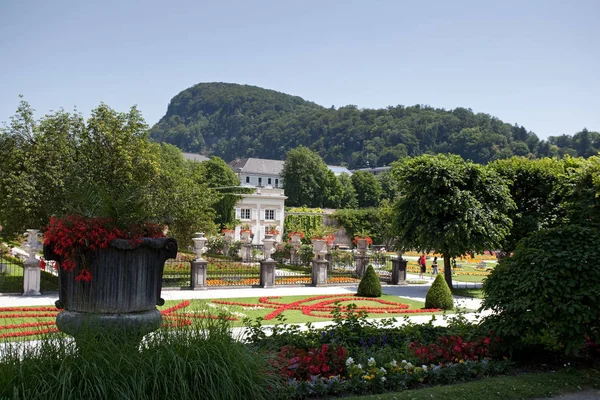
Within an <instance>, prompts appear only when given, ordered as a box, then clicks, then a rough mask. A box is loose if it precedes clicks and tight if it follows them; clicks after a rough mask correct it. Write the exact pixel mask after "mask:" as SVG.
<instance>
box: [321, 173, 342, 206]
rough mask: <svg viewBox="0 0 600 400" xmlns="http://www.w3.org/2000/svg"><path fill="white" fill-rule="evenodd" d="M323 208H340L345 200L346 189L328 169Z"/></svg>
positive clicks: (324, 186)
mask: <svg viewBox="0 0 600 400" xmlns="http://www.w3.org/2000/svg"><path fill="white" fill-rule="evenodd" d="M323 192H324V193H323V207H325V208H340V207H342V201H343V199H344V188H343V187H342V184H341V183H340V181H339V179H338V177H337V176H335V174H334V173H333V171H331V170H329V169H327V171H326V172H325V182H324V185H323Z"/></svg>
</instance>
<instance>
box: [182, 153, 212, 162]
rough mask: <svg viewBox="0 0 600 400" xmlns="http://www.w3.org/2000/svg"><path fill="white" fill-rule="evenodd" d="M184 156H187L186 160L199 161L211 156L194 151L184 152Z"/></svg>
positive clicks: (206, 159)
mask: <svg viewBox="0 0 600 400" xmlns="http://www.w3.org/2000/svg"><path fill="white" fill-rule="evenodd" d="M183 158H185V159H186V160H191V161H198V162H202V161H208V160H210V158H208V157H206V156H203V155H201V154H194V153H183Z"/></svg>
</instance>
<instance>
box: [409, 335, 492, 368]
mask: <svg viewBox="0 0 600 400" xmlns="http://www.w3.org/2000/svg"><path fill="white" fill-rule="evenodd" d="M491 341H492V339H491V338H490V337H483V338H479V339H477V340H475V341H469V342H467V341H465V340H464V339H463V338H461V337H460V336H441V337H439V338H438V340H437V343H431V344H429V345H422V344H419V343H418V342H411V343H410V345H409V349H410V350H411V351H412V352H413V354H414V355H415V356H416V357H417V358H419V359H420V360H421V362H423V363H433V364H439V363H448V362H461V361H467V360H479V359H483V358H487V357H489V356H490V343H491Z"/></svg>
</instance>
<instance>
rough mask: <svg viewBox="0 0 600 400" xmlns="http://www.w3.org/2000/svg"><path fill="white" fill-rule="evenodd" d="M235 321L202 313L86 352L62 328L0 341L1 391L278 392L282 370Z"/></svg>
mask: <svg viewBox="0 0 600 400" xmlns="http://www.w3.org/2000/svg"><path fill="white" fill-rule="evenodd" d="M230 328H231V326H230V323H229V322H228V321H226V320H225V319H224V318H223V319H199V320H197V321H195V322H194V323H193V324H192V325H191V326H187V327H177V328H168V329H167V328H165V329H162V330H160V331H158V332H155V333H153V334H150V335H147V336H146V337H145V339H144V340H143V342H142V344H141V346H140V347H139V348H132V349H130V350H128V351H127V352H124V351H123V348H122V347H120V346H119V345H115V344H112V343H111V342H109V341H102V346H97V347H96V348H95V349H94V350H93V351H89V352H86V353H85V354H80V353H79V352H78V350H77V349H76V347H75V346H74V342H73V341H72V340H70V339H65V338H64V336H60V335H59V334H55V335H53V336H51V337H49V338H48V339H42V340H40V341H38V342H36V343H35V344H33V343H27V344H25V343H9V342H4V343H0V398H11V399H28V400H35V399H44V400H46V399H49V400H52V399H87V398H89V399H99V398H102V399H177V400H186V399H223V400H230V399H273V398H277V397H276V394H277V393H279V388H280V385H281V378H280V377H279V375H278V373H277V371H276V370H275V369H274V368H273V367H272V366H271V364H270V363H269V362H268V357H267V355H266V353H264V352H257V351H253V350H252V349H250V348H249V347H248V346H246V345H244V344H243V343H241V342H239V341H237V340H235V339H234V338H232V336H231V333H230Z"/></svg>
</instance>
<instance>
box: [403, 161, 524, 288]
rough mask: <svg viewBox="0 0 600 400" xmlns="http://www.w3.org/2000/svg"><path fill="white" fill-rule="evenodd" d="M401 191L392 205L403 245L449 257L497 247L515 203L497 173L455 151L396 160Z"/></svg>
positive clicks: (447, 271) (448, 276)
mask: <svg viewBox="0 0 600 400" xmlns="http://www.w3.org/2000/svg"><path fill="white" fill-rule="evenodd" d="M392 174H393V176H394V178H395V180H396V181H397V184H398V187H400V188H402V189H401V190H402V193H401V195H400V197H399V198H398V200H397V202H396V204H395V207H394V211H395V212H394V214H395V217H394V232H395V234H396V236H397V238H398V241H399V243H400V245H401V247H402V248H404V249H415V250H434V251H436V252H438V253H442V254H443V257H444V276H445V278H446V282H447V283H448V286H449V287H452V271H451V267H450V260H451V259H452V258H455V257H459V256H462V255H465V254H467V253H469V252H472V251H484V250H489V249H494V248H497V247H498V246H499V244H500V242H501V240H502V239H503V238H504V237H505V236H506V235H507V234H508V233H509V232H510V228H511V225H512V223H511V220H510V218H509V217H508V215H507V213H508V212H509V211H510V210H513V209H514V208H515V204H514V202H513V200H512V199H511V197H510V193H509V190H508V187H507V186H506V184H505V183H504V181H503V180H502V178H500V176H498V174H497V173H496V172H495V171H493V170H491V169H486V168H484V167H483V166H481V165H477V164H474V163H472V162H467V161H464V160H463V159H462V158H461V157H459V156H454V155H438V156H427V155H425V156H419V157H415V158H410V159H405V160H403V162H400V163H398V164H396V165H394V167H393V169H392Z"/></svg>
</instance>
